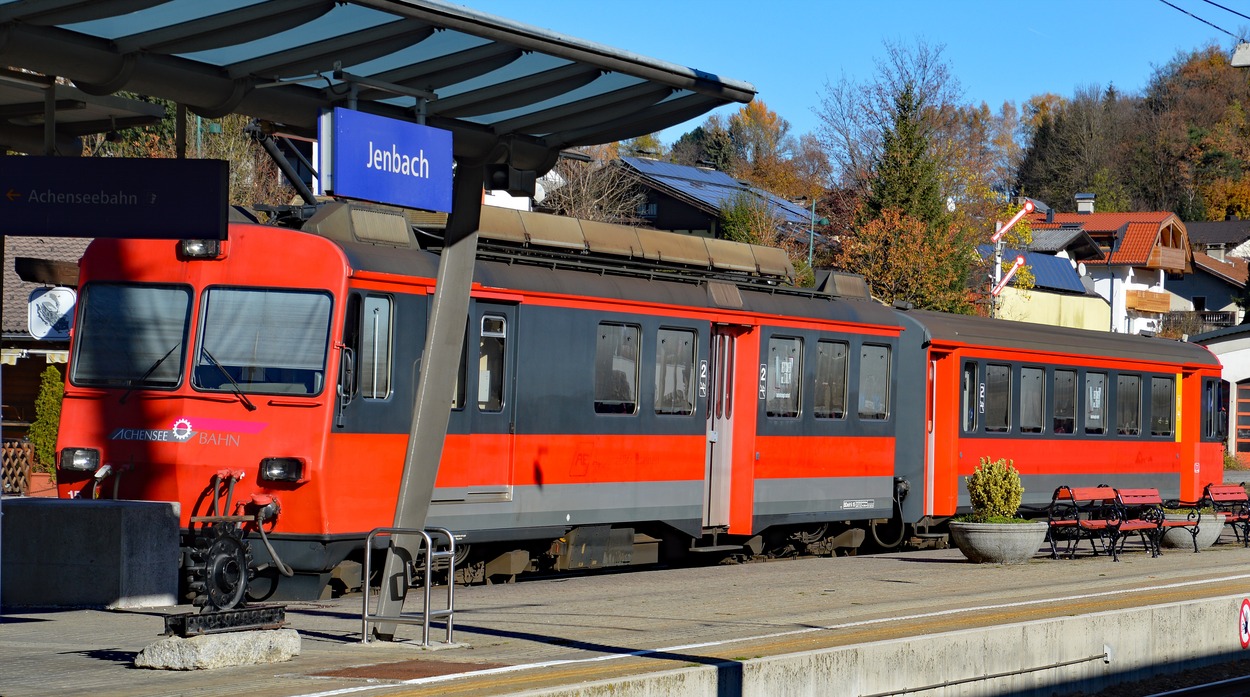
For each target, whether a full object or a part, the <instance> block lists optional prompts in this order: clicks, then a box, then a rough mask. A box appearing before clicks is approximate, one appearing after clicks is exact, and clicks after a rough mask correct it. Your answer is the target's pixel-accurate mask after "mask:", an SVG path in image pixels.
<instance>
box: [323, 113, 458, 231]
mask: <svg viewBox="0 0 1250 697" xmlns="http://www.w3.org/2000/svg"><path fill="white" fill-rule="evenodd" d="M317 137H318V140H319V142H320V146H321V147H320V152H321V162H320V173H321V182H322V187H323V188H325V190H326V191H327V192H329V193H332V194H334V195H335V196H342V197H344V198H354V199H360V200H364V201H374V202H376V203H387V204H391V205H395V206H403V207H405V208H420V209H423V210H430V211H441V212H444V213H450V212H451V177H452V149H451V131H444V130H442V129H440V128H431V127H429V126H422V125H421V124H417V123H411V122H408V121H398V120H396V119H388V118H386V117H383V116H375V115H373V114H366V113H363V112H359V111H353V110H351V109H342V108H337V107H336V108H335V109H333V110H331V111H325V112H322V115H321V120H320V121H319V123H318V128H317Z"/></svg>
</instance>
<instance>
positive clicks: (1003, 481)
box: [965, 457, 1024, 523]
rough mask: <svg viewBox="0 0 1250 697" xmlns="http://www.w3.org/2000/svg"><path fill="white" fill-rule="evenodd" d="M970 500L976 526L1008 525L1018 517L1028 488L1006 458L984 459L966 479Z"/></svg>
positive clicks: (972, 519) (972, 518) (970, 519)
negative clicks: (1025, 489) (1017, 514)
mask: <svg viewBox="0 0 1250 697" xmlns="http://www.w3.org/2000/svg"><path fill="white" fill-rule="evenodd" d="M965 483H966V485H967V487H968V500H969V501H970V502H971V503H972V517H971V518H969V519H968V520H969V522H973V523H1006V522H1011V521H1012V520H1019V519H1018V518H1016V512H1017V511H1018V510H1020V501H1021V499H1023V498H1024V485H1023V484H1021V483H1020V473H1019V472H1018V471H1016V468H1015V467H1014V466H1013V465H1012V461H1011V460H1008V459H1006V458H999V459H997V460H991V459H989V458H988V457H983V458H981V464H980V465H978V466H977V468H976V470H975V471H974V472H973V473H972V475H971V476H969V477H968V478H967V480H966V482H965Z"/></svg>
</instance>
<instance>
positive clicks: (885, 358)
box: [859, 344, 890, 420]
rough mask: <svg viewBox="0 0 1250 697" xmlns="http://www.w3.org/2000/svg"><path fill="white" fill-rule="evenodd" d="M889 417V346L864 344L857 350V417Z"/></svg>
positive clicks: (879, 418)
mask: <svg viewBox="0 0 1250 697" xmlns="http://www.w3.org/2000/svg"><path fill="white" fill-rule="evenodd" d="M889 417H890V347H889V346H878V345H875V344H864V345H863V346H861V347H860V350H859V418H861V419H876V420H881V419H888V418H889Z"/></svg>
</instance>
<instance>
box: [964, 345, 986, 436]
mask: <svg viewBox="0 0 1250 697" xmlns="http://www.w3.org/2000/svg"><path fill="white" fill-rule="evenodd" d="M977 384H978V383H977V364H976V363H971V362H969V363H964V374H963V380H962V383H961V385H960V394H961V395H962V397H961V399H960V402H961V404H960V407H961V408H962V411H963V426H964V433H972V432H974V431H976V430H977V416H978V415H979V414H980V411H981V410H980V408H979V407H980V400H979V399H978V398H977V396H978V390H977Z"/></svg>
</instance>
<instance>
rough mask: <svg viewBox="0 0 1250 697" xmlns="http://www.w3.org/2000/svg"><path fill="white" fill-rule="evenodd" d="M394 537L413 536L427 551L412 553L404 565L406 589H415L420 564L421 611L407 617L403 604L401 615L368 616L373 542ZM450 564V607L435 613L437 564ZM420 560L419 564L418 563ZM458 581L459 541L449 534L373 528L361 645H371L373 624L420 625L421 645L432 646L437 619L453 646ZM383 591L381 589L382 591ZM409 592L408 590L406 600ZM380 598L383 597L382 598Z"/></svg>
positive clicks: (368, 544)
mask: <svg viewBox="0 0 1250 697" xmlns="http://www.w3.org/2000/svg"><path fill="white" fill-rule="evenodd" d="M395 535H413V536H416V537H419V538H420V539H421V541H422V543H423V545H424V547H419V548H417V549H416V550H413V555H412V558H411V559H408V560H406V561H405V562H404V568H405V575H406V577H407V578H406V579H405V581H406V583H407V588H411V587H413V586H415V585H418V584H417V583H416V581H417V579H416V576H417V573H416V572H417V571H418V569H417V564H418V563H421V568H420V571H423V572H424V573H422V574H421V579H420V586H421V599H422V605H421V611H420V612H413V613H407V614H404V613H403V612H402V607H403V604H402V603H401V604H400V608H401V611H400V613H399V614H398V615H378V614H372V613H370V612H369V595H370V590H371V589H370V584H369V569H372V568H373V566H372V562H373V541H374V539H375V538H377V537H381V536H390V537H393V536H395ZM435 536H437V537H438V538H440V547H439V548H435V546H434V537H435ZM442 540H446V544H445V546H442V545H441V542H442ZM435 559H446V560H447V607H445V608H443V609H440V610H434V609H432V608H431V607H430V602H431V592H430V583H431V580H432V578H433V572H434V560H435ZM419 560H420V561H419ZM455 578H456V538H455V536H453V535H452V534H451V531H450V530H446V529H444V528H430V529H429V530H416V529H412V528H374V529H373V530H372V531H371V532H370V533H369V536H368V537H367V538H365V583H364V600H363V602H362V605H363V607H362V608H361V613H360V626H361V632H360V641H361V643H364V644H367V643H369V625H370V624H371V623H378V622H389V623H395V624H420V625H421V645H422V646H429V645H430V620H433V619H437V618H446V619H447V622H446V624H447V643H448V644H450V643H452V626H453V624H454V616H455V602H454V601H455V597H454V590H455V587H456V584H455ZM379 590H380V589H379ZM406 596H407V591H406V589H405V597H406ZM379 598H380V595H379Z"/></svg>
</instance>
